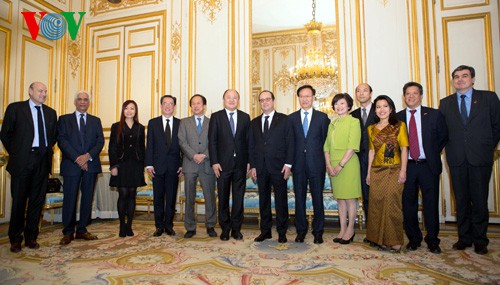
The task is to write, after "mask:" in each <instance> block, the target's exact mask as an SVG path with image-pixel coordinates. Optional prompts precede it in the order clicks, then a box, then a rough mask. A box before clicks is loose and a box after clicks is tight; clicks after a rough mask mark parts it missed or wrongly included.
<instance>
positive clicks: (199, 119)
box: [196, 118, 201, 135]
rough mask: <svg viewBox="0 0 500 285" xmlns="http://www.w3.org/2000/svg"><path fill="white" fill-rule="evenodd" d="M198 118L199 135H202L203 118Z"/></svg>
mask: <svg viewBox="0 0 500 285" xmlns="http://www.w3.org/2000/svg"><path fill="white" fill-rule="evenodd" d="M196 119H197V120H198V125H197V126H196V128H197V130H198V135H201V118H196Z"/></svg>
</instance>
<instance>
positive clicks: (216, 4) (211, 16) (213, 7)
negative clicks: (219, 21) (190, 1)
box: [195, 0, 223, 23]
mask: <svg viewBox="0 0 500 285" xmlns="http://www.w3.org/2000/svg"><path fill="white" fill-rule="evenodd" d="M195 3H196V4H198V5H200V6H201V11H202V12H203V14H205V16H207V17H208V20H209V21H210V22H211V23H213V22H215V16H216V14H218V13H219V12H220V11H221V10H222V4H223V1H222V0H195Z"/></svg>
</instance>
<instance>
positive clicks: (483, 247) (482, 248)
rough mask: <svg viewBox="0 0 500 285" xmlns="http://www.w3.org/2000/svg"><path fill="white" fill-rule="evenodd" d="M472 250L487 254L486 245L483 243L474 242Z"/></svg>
mask: <svg viewBox="0 0 500 285" xmlns="http://www.w3.org/2000/svg"><path fill="white" fill-rule="evenodd" d="M474 251H475V252H476V253H477V254H487V253H488V246H487V245H484V244H474Z"/></svg>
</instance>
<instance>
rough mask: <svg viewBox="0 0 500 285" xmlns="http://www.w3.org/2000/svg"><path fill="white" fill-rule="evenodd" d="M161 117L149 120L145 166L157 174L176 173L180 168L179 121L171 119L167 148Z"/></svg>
mask: <svg viewBox="0 0 500 285" xmlns="http://www.w3.org/2000/svg"><path fill="white" fill-rule="evenodd" d="M162 118H163V116H159V117H156V118H153V119H151V120H149V122H148V138H147V145H146V159H145V161H144V164H145V166H153V167H154V168H155V172H156V173H157V174H160V175H161V174H165V173H166V172H167V171H168V172H172V171H174V172H177V170H178V169H179V167H181V148H180V146H179V139H178V137H177V134H178V133H179V124H180V122H181V121H180V120H179V119H177V118H175V117H172V118H173V120H172V124H173V125H172V143H171V144H170V146H169V147H167V145H166V143H165V129H164V128H163V121H162Z"/></svg>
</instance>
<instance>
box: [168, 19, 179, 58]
mask: <svg viewBox="0 0 500 285" xmlns="http://www.w3.org/2000/svg"><path fill="white" fill-rule="evenodd" d="M181 28H182V27H181V24H180V23H179V22H177V21H176V22H175V24H173V25H172V39H171V40H170V46H171V49H172V54H171V60H173V61H174V62H175V63H177V60H179V58H180V54H181V44H182V37H181Z"/></svg>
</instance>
